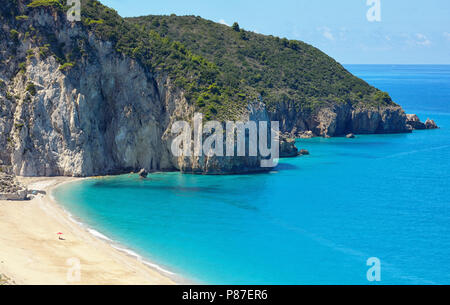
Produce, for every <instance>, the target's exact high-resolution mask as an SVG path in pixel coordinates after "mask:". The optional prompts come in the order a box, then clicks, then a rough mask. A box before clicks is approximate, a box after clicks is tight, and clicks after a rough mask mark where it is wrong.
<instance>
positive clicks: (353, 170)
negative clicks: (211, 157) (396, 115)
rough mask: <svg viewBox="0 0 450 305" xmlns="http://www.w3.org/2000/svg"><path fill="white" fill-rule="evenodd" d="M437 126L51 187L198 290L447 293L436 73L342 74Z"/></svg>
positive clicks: (447, 107)
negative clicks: (313, 287)
mask: <svg viewBox="0 0 450 305" xmlns="http://www.w3.org/2000/svg"><path fill="white" fill-rule="evenodd" d="M345 68H347V69H348V70H349V71H350V72H352V73H353V74H355V75H356V76H358V77H360V78H362V79H364V80H365V81H366V82H368V83H369V84H371V85H373V86H375V87H377V88H379V89H381V90H383V91H387V92H388V93H389V94H390V95H391V97H392V98H393V100H394V101H395V102H396V103H398V104H400V105H401V106H402V107H403V108H404V109H405V111H406V112H407V113H415V114H417V115H418V116H419V117H420V118H421V119H422V120H423V121H425V120H426V119H427V118H431V119H433V120H435V121H436V123H437V124H438V125H439V126H440V129H437V130H423V131H414V132H413V133H411V134H390V135H358V136H357V137H356V139H347V138H331V139H324V138H313V139H299V140H297V143H296V144H297V146H298V147H299V148H301V149H307V150H309V151H310V153H311V154H310V155H309V156H303V157H298V158H293V159H281V161H280V164H279V166H278V167H277V168H276V169H274V170H273V171H272V172H269V173H264V174H249V175H234V176H202V175H183V174H180V173H176V172H172V173H155V174H151V175H149V177H148V179H145V180H143V179H140V178H139V177H138V176H137V175H120V176H114V177H103V178H93V179H87V180H83V181H78V182H74V183H70V184H65V185H62V186H61V187H59V188H57V189H55V190H54V191H53V194H52V195H53V196H54V198H55V199H56V200H57V201H59V203H60V204H61V205H62V207H63V208H64V209H65V210H66V211H67V212H68V213H70V214H71V215H72V217H73V218H74V219H75V220H76V221H79V222H81V223H83V225H84V226H86V228H87V229H88V230H90V232H92V233H94V234H96V235H97V236H98V237H99V238H103V239H105V240H107V241H108V242H110V243H112V244H113V245H114V246H115V247H117V248H120V249H123V250H126V251H127V252H128V253H131V254H134V255H136V256H137V257H138V258H139V259H142V260H143V261H146V262H149V264H152V266H153V267H154V268H157V269H159V270H160V271H161V272H163V273H165V274H167V275H168V276H171V277H174V278H178V279H180V281H184V282H187V283H198V284H357V285H360V284H361V285H365V284H367V285H376V284H387V285H391V284H406V285H408V284H450V66H448V65H347V66H345Z"/></svg>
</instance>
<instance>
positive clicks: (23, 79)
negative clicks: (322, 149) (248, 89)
mask: <svg viewBox="0 0 450 305" xmlns="http://www.w3.org/2000/svg"><path fill="white" fill-rule="evenodd" d="M28 3H29V1H21V0H18V1H7V3H6V4H5V6H3V7H2V8H1V9H0V10H1V13H2V14H1V24H0V62H1V65H0V147H1V149H0V162H1V163H0V166H1V168H2V170H3V171H8V172H11V173H14V174H16V175H22V176H53V175H65V176H93V175H105V174H110V173H122V172H127V171H135V170H139V169H141V168H145V169H147V170H150V171H151V170H155V171H156V170H181V171H183V172H194V173H207V174H221V173H239V172H250V171H257V170H261V168H260V161H261V158H260V157H234V158H225V157H211V158H208V157H196V158H194V157H174V156H173V155H172V153H171V151H170V145H171V142H172V140H173V135H172V134H171V133H170V128H171V126H172V123H173V122H175V121H177V120H187V121H191V119H192V118H193V116H194V113H195V112H196V111H198V108H199V103H198V101H197V103H193V102H192V101H190V98H189V95H191V94H190V93H189V92H188V91H189V90H187V89H186V88H185V87H184V86H182V85H180V81H179V79H176V78H174V77H173V74H170V71H171V70H170V69H169V68H166V69H167V71H166V70H164V69H150V68H149V66H148V65H147V64H145V63H143V61H142V60H139V59H138V58H133V56H129V55H127V54H124V52H120V51H118V50H117V47H116V45H117V43H114V42H112V41H109V40H105V39H104V38H101V37H99V36H98V35H97V34H96V32H95V31H92V30H89V29H90V28H89V27H87V26H86V22H84V23H81V22H79V23H72V22H68V21H67V19H66V15H65V12H64V11H61V10H56V9H55V8H54V7H52V6H42V7H37V8H33V9H32V8H29V7H27V4H28ZM89 22H92V21H89ZM101 22H103V21H101V20H100V21H98V23H101ZM112 40H113V39H112ZM175 47H176V48H179V47H177V46H176V45H175ZM180 52H181V53H183V52H182V51H180ZM181 53H180V54H181ZM185 53H186V52H185ZM61 54H63V55H64V54H65V55H64V56H63V55H61ZM187 54H188V55H189V56H190V58H191V59H192V60H193V61H195V60H197V61H200V60H199V59H197V58H196V57H194V56H193V55H192V54H190V53H187ZM74 57H76V61H75V60H72V59H73V58H74ZM136 57H137V56H136ZM206 65H209V64H206ZM211 88H212V89H211ZM191 90H192V89H191ZM208 90H210V91H211V92H213V93H212V94H215V95H217V96H219V95H220V93H214V90H215V89H214V87H213V86H210V88H209V89H208ZM215 95H212V98H215ZM223 95H224V94H223V93H222V96H223ZM202 96H203V95H202ZM199 100H200V98H199ZM263 101H264V102H266V101H267V100H264V99H263ZM216 104H217V105H218V106H217V107H219V109H223V108H224V106H223V105H221V104H220V103H219V102H217V103H216ZM243 104H244V105H243ZM255 105H256V106H255ZM220 107H222V108H220ZM228 108H229V109H234V108H235V109H239V112H238V114H237V115H235V117H234V118H235V119H239V120H244V121H245V120H256V121H260V120H270V119H271V120H279V121H280V122H281V127H282V131H283V132H286V133H290V134H292V135H294V136H298V135H301V134H303V133H305V132H308V131H309V132H311V134H312V135H317V136H338V135H345V134H346V133H349V132H352V133H392V132H409V131H410V128H409V127H408V126H407V125H406V116H405V114H404V112H403V110H402V109H401V108H400V107H399V106H396V105H384V106H380V105H378V106H374V107H368V106H365V105H363V104H355V103H344V104H336V103H335V104H333V103H331V104H328V105H325V106H323V107H320V108H319V109H316V110H314V111H310V112H307V113H306V112H304V111H303V110H300V109H299V108H298V107H297V108H296V107H295V106H294V105H293V104H289V103H286V104H282V103H281V104H279V105H278V106H277V107H276V108H273V107H272V108H271V109H270V110H266V107H265V105H264V103H263V104H260V103H256V104H255V103H254V102H245V103H242V102H240V103H239V104H236V106H235V107H228ZM210 110H211V113H216V112H217V110H215V112H214V111H213V110H214V109H213V108H210ZM219 114H220V113H219ZM219 114H218V115H219ZM285 146H286V145H285ZM292 146H293V143H291V144H290V145H287V146H286V148H285V149H286V150H287V151H291V150H292Z"/></svg>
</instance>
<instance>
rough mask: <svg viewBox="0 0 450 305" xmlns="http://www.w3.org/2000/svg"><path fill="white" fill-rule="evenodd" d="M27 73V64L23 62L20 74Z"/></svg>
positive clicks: (20, 66)
mask: <svg viewBox="0 0 450 305" xmlns="http://www.w3.org/2000/svg"><path fill="white" fill-rule="evenodd" d="M25 72H27V63H26V62H21V63H20V64H19V73H22V74H24V73H25Z"/></svg>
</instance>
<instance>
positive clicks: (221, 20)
mask: <svg viewBox="0 0 450 305" xmlns="http://www.w3.org/2000/svg"><path fill="white" fill-rule="evenodd" d="M219 23H220V24H224V25H228V26H230V25H229V24H228V23H226V21H225V20H223V19H220V20H219Z"/></svg>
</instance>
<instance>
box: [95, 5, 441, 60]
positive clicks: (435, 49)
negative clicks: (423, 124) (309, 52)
mask: <svg viewBox="0 0 450 305" xmlns="http://www.w3.org/2000/svg"><path fill="white" fill-rule="evenodd" d="M377 1H378V0H377ZM379 1H380V3H381V21H380V22H369V21H368V20H367V17H366V15H367V11H368V10H369V9H370V7H371V6H368V5H367V3H366V2H367V0H277V1H273V0H271V1H269V0H227V1H218V0H216V1H214V0H189V1H186V0H158V1H155V0H126V1H124V0H101V2H102V3H103V4H105V5H108V6H110V7H112V8H114V9H116V10H117V11H118V12H119V14H120V15H122V16H124V17H129V16H141V15H150V14H152V15H169V14H172V13H175V14H177V15H196V16H201V17H203V18H206V19H210V20H213V21H217V22H222V23H226V24H232V23H233V22H234V21H237V22H239V24H240V25H241V27H242V28H244V29H246V30H249V31H254V32H258V33H262V34H271V35H274V36H280V37H287V38H289V39H298V40H302V41H305V42H307V43H310V44H312V45H314V46H315V47H318V48H319V49H321V50H322V51H324V52H326V53H327V54H328V55H330V56H332V57H334V58H335V59H337V60H338V61H339V62H341V63H344V64H359V63H361V64H450V1H449V0H379Z"/></svg>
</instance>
